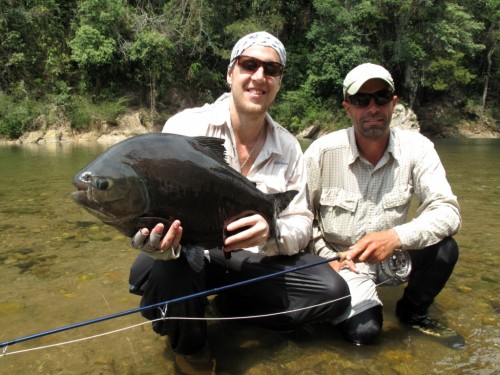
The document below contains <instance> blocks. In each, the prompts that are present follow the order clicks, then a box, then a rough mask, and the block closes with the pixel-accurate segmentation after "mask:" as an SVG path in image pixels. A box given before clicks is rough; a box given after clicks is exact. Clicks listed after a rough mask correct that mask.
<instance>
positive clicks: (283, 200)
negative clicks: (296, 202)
mask: <svg viewBox="0 0 500 375" xmlns="http://www.w3.org/2000/svg"><path fill="white" fill-rule="evenodd" d="M297 194H298V191H297V190H288V191H285V192H282V193H275V194H272V195H273V197H274V210H273V225H271V226H270V228H269V230H270V232H271V233H270V234H271V238H274V239H275V241H276V245H277V246H278V249H280V242H279V238H280V230H279V228H278V226H277V225H276V223H277V221H278V216H279V214H280V213H281V212H282V211H283V210H284V209H285V208H287V207H288V205H289V204H290V202H291V201H292V200H293V198H295V196H296V195H297ZM280 250H281V249H280Z"/></svg>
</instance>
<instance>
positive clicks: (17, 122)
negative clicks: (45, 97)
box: [0, 94, 43, 139]
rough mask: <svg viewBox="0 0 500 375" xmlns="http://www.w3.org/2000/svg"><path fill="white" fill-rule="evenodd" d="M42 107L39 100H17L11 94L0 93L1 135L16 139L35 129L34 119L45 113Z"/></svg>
mask: <svg viewBox="0 0 500 375" xmlns="http://www.w3.org/2000/svg"><path fill="white" fill-rule="evenodd" d="M42 108H43V105H42V104H40V103H39V102H37V101H34V100H29V99H24V100H19V101H16V100H14V99H13V98H12V97H11V96H9V95H6V94H0V136H2V137H7V138H12V139H15V138H19V137H20V136H21V135H22V134H23V133H24V132H26V131H30V130H34V123H35V121H34V120H35V119H36V118H37V117H38V116H40V114H42V113H43V110H42Z"/></svg>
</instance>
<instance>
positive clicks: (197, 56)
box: [0, 0, 500, 138]
mask: <svg viewBox="0 0 500 375" xmlns="http://www.w3.org/2000/svg"><path fill="white" fill-rule="evenodd" d="M260 30H266V31H269V32H271V33H272V34H274V35H276V36H277V37H278V38H280V39H281V40H282V41H283V43H284V44H285V46H286V47H287V52H288V55H289V62H288V64H287V67H286V69H285V76H284V80H283V84H282V88H281V91H280V95H279V97H278V99H277V103H276V105H274V106H273V108H272V114H273V116H275V118H276V119H277V120H278V121H279V122H280V123H282V124H283V125H284V126H286V127H287V128H289V129H290V130H291V131H298V130H300V129H303V128H304V127H306V126H310V125H318V126H321V127H327V128H334V127H338V126H344V125H345V123H346V121H345V118H344V119H343V118H342V117H343V114H342V111H340V108H341V106H340V103H341V101H342V97H341V91H342V90H341V85H342V80H343V77H344V76H345V74H346V73H347V72H348V71H349V70H350V69H352V68H353V67H354V66H356V65H357V64H359V63H362V62H368V61H370V62H374V63H379V64H382V65H384V66H385V67H386V68H387V69H389V70H390V71H391V72H392V74H393V77H394V78H395V81H396V87H397V94H398V96H399V97H400V98H401V100H403V101H404V102H405V103H407V104H408V105H410V106H411V107H412V108H414V109H415V110H417V111H418V109H419V108H422V107H425V106H426V105H427V104H429V103H439V102H442V101H445V102H447V103H451V104H452V106H453V108H454V109H455V110H456V111H457V113H460V111H465V112H466V113H468V114H471V113H472V114H475V115H480V114H481V113H484V112H485V111H488V113H490V114H492V115H493V116H497V117H496V118H498V107H500V106H499V102H500V90H499V87H500V69H499V66H500V0H454V1H444V0H350V1H340V0H313V1H303V0H289V1H286V2H284V1H277V0H252V1H249V0H235V1H230V2H228V1H225V0H224V1H222V0H212V1H200V0H171V1H161V0H128V1H127V0H37V1H28V0H0V35H1V38H0V136H4V137H10V138H16V137H19V136H20V135H21V134H22V133H23V132H24V131H26V130H30V129H32V128H33V127H36V126H37V125H36V123H37V121H35V120H36V118H37V117H38V116H39V115H40V114H48V113H53V111H54V107H57V109H58V110H59V111H62V112H63V113H64V114H65V115H66V116H67V118H69V119H70V121H71V123H72V126H73V127H74V128H75V129H78V130H84V129H85V128H86V127H88V126H89V125H90V124H91V122H92V120H94V119H96V118H98V119H99V118H105V119H110V118H112V117H113V116H115V115H116V114H118V113H121V112H123V111H124V110H125V109H126V108H127V107H129V108H131V107H144V108H148V109H149V110H150V112H151V115H152V116H153V117H154V116H156V117H157V118H158V119H161V121H164V120H165V119H166V117H167V116H169V115H170V114H172V113H174V112H176V111H178V110H180V109H182V108H184V107H186V106H193V105H201V104H203V103H204V102H208V101H211V100H213V99H215V98H217V97H218V96H219V95H220V94H221V93H222V92H224V91H225V90H227V86H226V81H225V74H226V70H227V65H228V62H229V61H228V59H229V56H230V53H231V48H232V46H233V45H234V43H235V42H236V41H237V40H238V39H239V38H240V37H241V36H243V35H245V34H247V33H249V32H253V31H260ZM497 122H498V120H497ZM49 125H50V124H49ZM446 126H448V125H446ZM449 126H453V125H452V124H450V125H449Z"/></svg>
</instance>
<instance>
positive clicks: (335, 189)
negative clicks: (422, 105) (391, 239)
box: [305, 127, 461, 258]
mask: <svg viewBox="0 0 500 375" xmlns="http://www.w3.org/2000/svg"><path fill="white" fill-rule="evenodd" d="M305 160H306V168H307V174H308V197H309V204H310V207H311V209H312V211H313V213H314V215H315V224H314V228H313V241H312V242H311V246H310V249H311V250H312V251H313V252H314V253H316V254H319V255H321V256H323V257H325V258H330V257H333V256H334V255H335V254H336V252H340V251H346V250H347V248H348V247H349V246H351V245H353V244H354V243H355V242H356V241H357V240H359V239H360V238H362V237H363V236H364V235H365V234H367V233H370V232H376V231H383V230H388V229H391V228H392V229H394V230H395V231H396V233H397V235H398V236H399V239H400V241H401V244H402V249H421V248H424V247H426V246H430V245H432V244H434V243H437V242H439V241H440V240H442V239H443V238H444V237H446V236H450V235H453V234H455V233H456V232H457V231H458V230H459V229H460V225H461V218H460V212H459V204H458V201H457V197H456V196H455V195H453V193H452V190H451V187H450V184H449V183H448V181H447V180H446V174H445V170H444V167H443V165H442V164H441V161H440V159H439V156H438V154H437V152H436V150H435V149H434V145H433V144H432V142H431V141H430V140H428V139H427V138H425V137H424V136H422V135H421V134H418V133H415V132H411V131H406V130H400V129H395V128H392V129H391V133H390V137H389V143H388V146H387V149H386V150H385V152H384V154H383V156H382V158H381V159H380V161H379V162H378V163H377V165H375V166H373V165H372V164H371V163H370V162H368V161H367V160H366V159H365V158H364V157H363V156H361V155H360V153H359V151H358V148H357V146H356V140H355V135H354V128H352V127H350V128H348V129H344V130H340V131H336V132H333V133H330V134H328V135H325V136H323V137H321V138H319V139H318V140H316V141H315V142H313V143H312V145H311V146H310V147H309V148H308V149H307V150H306V152H305ZM413 196H414V197H416V198H417V200H418V202H417V203H418V208H417V213H416V217H415V218H414V219H413V220H411V221H408V220H407V214H408V210H409V208H410V204H411V201H412V197H413Z"/></svg>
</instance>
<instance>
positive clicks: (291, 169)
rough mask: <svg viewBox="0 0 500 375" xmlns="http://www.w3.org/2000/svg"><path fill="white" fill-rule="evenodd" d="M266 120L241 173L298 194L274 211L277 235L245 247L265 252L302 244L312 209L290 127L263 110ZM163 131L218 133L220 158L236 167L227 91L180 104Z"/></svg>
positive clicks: (269, 189)
mask: <svg viewBox="0 0 500 375" xmlns="http://www.w3.org/2000/svg"><path fill="white" fill-rule="evenodd" d="M266 120H267V124H268V127H267V137H266V142H265V144H264V146H263V148H262V150H261V152H260V153H259V155H258V156H257V159H256V160H255V162H254V163H253V165H252V166H251V168H250V171H249V172H248V174H247V178H248V179H249V180H250V181H253V182H254V183H255V184H256V186H257V188H258V189H259V190H261V191H263V192H264V193H268V194H273V193H279V192H285V191H288V190H297V191H298V194H297V195H296V196H295V197H294V199H293V200H292V201H291V203H290V204H289V205H288V207H287V208H286V209H285V210H283V211H282V212H281V213H280V214H279V216H278V219H277V227H278V229H279V234H280V235H279V238H278V239H275V238H271V239H269V240H268V241H267V243H266V244H265V245H263V246H259V247H253V248H249V249H246V250H250V251H253V252H262V253H264V254H266V255H278V254H281V255H292V254H295V253H298V252H299V251H300V250H302V249H304V248H305V247H306V246H307V244H308V242H309V240H310V236H311V227H312V213H311V212H310V210H309V209H308V205H307V199H306V174H305V167H304V157H303V153H302V149H301V147H300V144H299V143H298V141H297V140H296V139H295V137H294V136H293V135H292V134H290V132H288V131H287V130H286V129H285V128H283V127H282V126H281V125H279V124H278V123H276V122H275V121H274V120H273V119H272V118H271V116H269V114H266ZM163 132H164V133H175V134H181V135H187V136H192V137H194V136H208V137H216V138H222V139H224V141H225V142H224V146H225V148H226V160H227V162H228V163H229V165H230V166H231V167H232V168H234V169H236V170H237V171H240V163H239V159H238V153H237V151H236V142H235V138H234V134H233V128H232V126H231V120H230V116H229V94H224V95H222V96H221V97H220V98H219V99H217V100H216V101H215V102H214V103H212V104H205V105H204V106H203V107H200V108H190V109H186V110H184V111H182V112H180V113H178V114H176V115H174V116H173V117H171V118H170V119H169V120H168V121H167V122H166V123H165V126H164V127H163ZM270 225H272V223H270ZM221 235H222V234H221Z"/></svg>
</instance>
